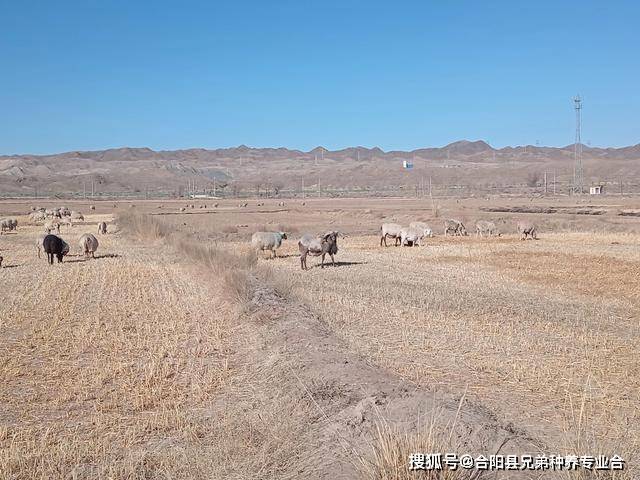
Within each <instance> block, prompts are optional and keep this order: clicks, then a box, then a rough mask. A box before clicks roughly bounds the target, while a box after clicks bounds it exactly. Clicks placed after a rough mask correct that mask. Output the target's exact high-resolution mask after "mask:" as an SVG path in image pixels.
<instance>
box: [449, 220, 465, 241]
mask: <svg viewBox="0 0 640 480" xmlns="http://www.w3.org/2000/svg"><path fill="white" fill-rule="evenodd" d="M448 233H451V234H452V235H454V236H455V235H458V236H463V235H464V236H466V235H468V233H467V229H466V228H465V226H464V225H463V223H462V222H461V221H459V220H445V221H444V236H445V237H446V236H447V234H448Z"/></svg>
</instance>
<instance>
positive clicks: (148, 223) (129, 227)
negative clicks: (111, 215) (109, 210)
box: [117, 212, 172, 241]
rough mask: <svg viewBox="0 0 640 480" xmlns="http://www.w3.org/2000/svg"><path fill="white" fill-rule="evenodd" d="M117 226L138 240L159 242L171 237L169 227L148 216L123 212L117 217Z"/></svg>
mask: <svg viewBox="0 0 640 480" xmlns="http://www.w3.org/2000/svg"><path fill="white" fill-rule="evenodd" d="M117 222H118V226H119V228H120V229H121V230H125V231H127V232H128V233H130V234H131V235H133V236H135V237H137V238H138V239H140V240H152V241H156V240H160V239H162V238H167V237H169V236H170V235H171V233H172V230H171V227H170V226H169V225H166V224H164V223H162V222H159V221H157V220H155V219H154V218H153V217H151V216H149V215H140V214H137V213H133V212H124V213H121V214H119V215H118V216H117Z"/></svg>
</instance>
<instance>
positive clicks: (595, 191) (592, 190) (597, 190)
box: [589, 185, 604, 195]
mask: <svg viewBox="0 0 640 480" xmlns="http://www.w3.org/2000/svg"><path fill="white" fill-rule="evenodd" d="M603 192H604V186H603V185H594V186H593V187H589V194H590V195H601V194H602V193H603Z"/></svg>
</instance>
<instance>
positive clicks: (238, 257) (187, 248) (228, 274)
mask: <svg viewBox="0 0 640 480" xmlns="http://www.w3.org/2000/svg"><path fill="white" fill-rule="evenodd" d="M174 245H175V247H176V248H177V249H178V251H180V252H181V253H183V254H185V255H186V256H187V257H188V258H190V259H191V260H193V261H195V262H196V263H197V264H198V265H200V266H203V267H205V268H206V269H207V270H208V271H210V272H213V274H214V275H215V276H217V277H219V278H221V279H223V280H224V285H225V286H226V287H227V289H228V292H227V293H228V294H229V295H230V296H231V298H232V299H233V300H234V301H235V302H237V303H238V304H240V305H245V304H246V303H247V301H248V300H249V298H250V288H249V281H248V275H249V273H250V271H251V270H252V269H253V267H254V266H255V264H256V255H255V252H252V251H241V252H233V251H230V250H226V249H223V248H221V247H219V246H218V245H215V244H214V245H202V244H199V243H195V242H193V241H188V240H183V239H179V240H176V241H175V242H174Z"/></svg>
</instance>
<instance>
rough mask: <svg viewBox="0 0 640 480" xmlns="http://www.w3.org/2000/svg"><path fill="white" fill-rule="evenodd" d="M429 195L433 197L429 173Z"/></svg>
mask: <svg viewBox="0 0 640 480" xmlns="http://www.w3.org/2000/svg"><path fill="white" fill-rule="evenodd" d="M429 197H430V198H433V195H432V193H431V175H429Z"/></svg>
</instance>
